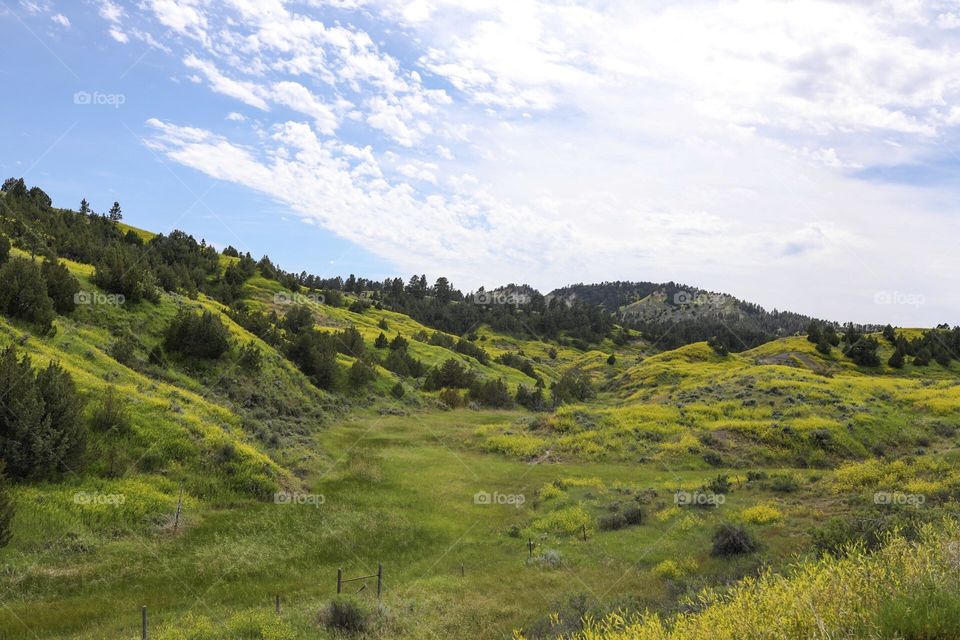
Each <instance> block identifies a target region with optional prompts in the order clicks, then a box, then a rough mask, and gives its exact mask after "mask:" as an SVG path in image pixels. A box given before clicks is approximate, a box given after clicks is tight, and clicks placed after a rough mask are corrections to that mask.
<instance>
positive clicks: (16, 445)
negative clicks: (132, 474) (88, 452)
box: [0, 346, 85, 479]
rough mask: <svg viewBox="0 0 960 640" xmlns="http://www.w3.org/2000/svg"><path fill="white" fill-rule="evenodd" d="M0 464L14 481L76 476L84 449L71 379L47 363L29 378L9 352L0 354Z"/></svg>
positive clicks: (27, 368) (23, 361) (26, 366)
mask: <svg viewBox="0 0 960 640" xmlns="http://www.w3.org/2000/svg"><path fill="white" fill-rule="evenodd" d="M0 397H3V398H4V401H3V402H0V459H3V460H5V461H6V465H7V472H8V473H9V474H10V475H11V476H12V477H14V478H26V477H31V478H38V479H42V478H48V477H50V476H51V475H53V474H54V473H56V472H60V471H66V470H68V469H69V470H74V471H75V470H77V467H78V464H79V461H80V458H81V455H82V452H83V447H84V444H85V438H84V431H83V428H82V426H81V424H80V421H79V417H80V412H81V409H82V403H81V400H80V397H79V395H78V394H77V391H76V387H75V386H74V384H73V380H72V379H71V378H70V375H69V374H68V373H66V371H64V370H63V368H62V367H60V365H59V364H56V363H51V364H50V365H49V366H48V367H47V368H46V369H44V370H41V371H40V372H38V373H36V374H35V373H34V371H33V368H32V367H31V364H30V358H29V357H27V356H23V358H18V357H17V352H16V349H15V348H14V347H12V346H11V347H8V348H7V349H5V350H4V351H3V352H0Z"/></svg>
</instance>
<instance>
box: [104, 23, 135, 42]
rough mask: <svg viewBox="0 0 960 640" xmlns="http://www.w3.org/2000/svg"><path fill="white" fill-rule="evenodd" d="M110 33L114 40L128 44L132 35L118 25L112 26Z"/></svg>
mask: <svg viewBox="0 0 960 640" xmlns="http://www.w3.org/2000/svg"><path fill="white" fill-rule="evenodd" d="M108 33H109V34H110V37H111V38H113V39H114V40H116V41H117V42H119V43H121V44H126V43H127V42H129V41H130V37H129V36H128V35H127V34H126V33H124V32H123V31H121V30H120V29H119V28H118V27H110V29H109V31H108Z"/></svg>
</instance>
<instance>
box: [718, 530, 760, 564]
mask: <svg viewBox="0 0 960 640" xmlns="http://www.w3.org/2000/svg"><path fill="white" fill-rule="evenodd" d="M759 548H760V543H758V542H757V541H756V540H755V539H754V537H753V536H752V535H750V532H749V531H747V530H746V529H745V528H744V527H743V526H739V525H735V524H731V523H729V522H724V523H721V524H719V525H718V526H717V528H716V529H714V531H713V546H712V548H711V549H710V555H713V556H734V555H739V554H743V553H753V552H754V551H756V550H757V549H759Z"/></svg>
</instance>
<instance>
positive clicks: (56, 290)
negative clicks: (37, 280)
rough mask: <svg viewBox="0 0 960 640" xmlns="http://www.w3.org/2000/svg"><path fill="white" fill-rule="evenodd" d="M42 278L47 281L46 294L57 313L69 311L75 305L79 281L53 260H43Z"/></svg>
mask: <svg viewBox="0 0 960 640" xmlns="http://www.w3.org/2000/svg"><path fill="white" fill-rule="evenodd" d="M40 270H41V272H42V274H43V279H44V280H45V281H46V283H47V295H48V296H50V300H51V302H53V308H54V310H56V312H57V313H61V314H65V313H70V312H71V311H73V310H74V308H76V306H77V302H76V298H75V297H74V296H76V295H77V294H78V293H80V282H79V281H78V280H77V279H76V278H74V277H73V274H71V273H70V271H69V270H68V269H67V268H66V267H65V266H64V265H63V263H60V262H56V261H54V260H50V259H47V260H44V261H43V265H42V266H41V267H40Z"/></svg>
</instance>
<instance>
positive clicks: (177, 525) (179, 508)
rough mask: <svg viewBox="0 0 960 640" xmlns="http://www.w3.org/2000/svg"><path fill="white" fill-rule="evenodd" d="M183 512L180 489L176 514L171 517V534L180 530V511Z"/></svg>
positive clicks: (181, 490)
mask: <svg viewBox="0 0 960 640" xmlns="http://www.w3.org/2000/svg"><path fill="white" fill-rule="evenodd" d="M182 510H183V487H180V497H178V498H177V514H176V515H175V516H174V517H173V532H174V533H176V532H177V530H178V529H179V528H180V511H182Z"/></svg>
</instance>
